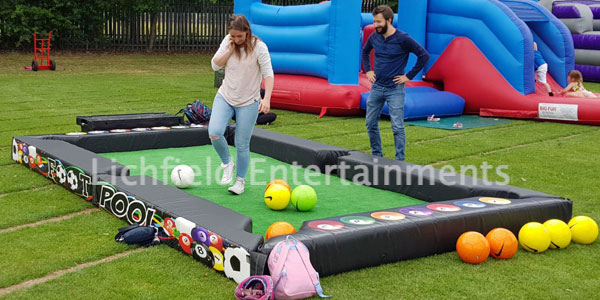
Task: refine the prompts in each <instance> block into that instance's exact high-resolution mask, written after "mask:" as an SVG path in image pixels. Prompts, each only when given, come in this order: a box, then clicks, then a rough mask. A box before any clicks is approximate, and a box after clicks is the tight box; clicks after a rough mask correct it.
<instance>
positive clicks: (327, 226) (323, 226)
mask: <svg viewBox="0 0 600 300" xmlns="http://www.w3.org/2000/svg"><path fill="white" fill-rule="evenodd" d="M308 227H310V228H313V229H320V230H327V231H331V230H338V229H342V228H344V224H342V223H340V222H336V221H328V220H321V221H311V222H309V223H308Z"/></svg>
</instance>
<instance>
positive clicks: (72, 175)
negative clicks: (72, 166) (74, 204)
mask: <svg viewBox="0 0 600 300" xmlns="http://www.w3.org/2000/svg"><path fill="white" fill-rule="evenodd" d="M67 183H68V184H69V188H70V189H71V191H76V190H77V188H78V187H79V180H78V179H77V173H76V172H74V171H73V170H69V172H67Z"/></svg>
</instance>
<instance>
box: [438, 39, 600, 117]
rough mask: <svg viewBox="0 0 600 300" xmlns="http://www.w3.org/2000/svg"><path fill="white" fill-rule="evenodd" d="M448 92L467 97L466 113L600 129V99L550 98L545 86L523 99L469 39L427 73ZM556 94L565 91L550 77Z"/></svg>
mask: <svg viewBox="0 0 600 300" xmlns="http://www.w3.org/2000/svg"><path fill="white" fill-rule="evenodd" d="M427 79H428V80H433V81H442V82H443V84H444V90H445V91H448V92H452V93H455V94H457V95H459V96H461V97H463V98H464V99H465V101H466V104H465V113H468V114H479V115H481V116H496V117H508V118H521V119H540V120H542V119H544V120H552V121H559V122H569V123H571V122H572V123H580V124H590V125H600V99H590V98H587V99H584V98H571V97H563V96H555V97H550V96H548V95H547V93H546V91H545V89H544V87H543V85H542V84H539V83H538V84H536V93H534V94H530V95H522V94H520V93H519V92H517V91H516V90H515V89H513V88H512V86H511V85H510V84H509V83H508V82H507V81H506V80H505V79H504V77H502V75H501V74H500V73H499V72H498V71H497V70H496V68H494V66H493V65H492V64H491V63H490V62H489V61H488V60H487V58H485V56H484V55H483V54H482V53H481V52H480V51H479V49H477V47H476V46H475V45H474V44H473V42H472V41H471V40H469V39H468V38H463V37H459V38H456V39H454V40H453V41H452V42H451V43H450V44H449V45H448V47H447V48H446V50H445V51H444V52H443V53H442V55H441V56H440V57H439V58H438V60H437V61H436V62H435V64H434V65H433V66H432V67H431V69H429V71H428V72H427ZM549 83H550V84H551V86H552V90H553V91H554V92H555V93H556V92H557V91H559V90H561V89H562V88H561V87H560V86H559V85H558V84H557V83H556V82H555V81H554V80H553V79H552V78H550V77H549Z"/></svg>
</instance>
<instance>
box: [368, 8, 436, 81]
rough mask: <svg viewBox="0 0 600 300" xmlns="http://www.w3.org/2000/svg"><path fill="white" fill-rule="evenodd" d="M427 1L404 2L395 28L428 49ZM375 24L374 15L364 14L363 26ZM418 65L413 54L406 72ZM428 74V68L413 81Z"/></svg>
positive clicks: (395, 16)
mask: <svg viewBox="0 0 600 300" xmlns="http://www.w3.org/2000/svg"><path fill="white" fill-rule="evenodd" d="M427 1H428V0H402V1H401V2H400V8H401V9H399V10H398V13H397V14H395V15H394V22H393V25H394V27H396V28H398V29H400V30H402V31H404V32H406V33H408V35H410V36H411V37H412V38H413V39H414V40H415V41H417V43H419V44H420V45H421V46H423V47H424V48H427V45H426V44H425V42H426V35H427V32H426V29H427V28H426V25H427ZM372 24H373V13H371V12H369V13H362V16H361V26H362V27H365V26H367V25H372ZM416 63H417V57H416V56H415V55H414V54H411V55H410V56H409V58H408V63H407V65H406V71H407V72H408V71H409V70H410V69H412V67H414V65H415V64H416ZM424 72H427V67H426V68H424V69H423V70H422V71H421V72H420V73H418V74H417V75H416V76H415V78H414V79H413V80H421V76H422V75H423V73H424Z"/></svg>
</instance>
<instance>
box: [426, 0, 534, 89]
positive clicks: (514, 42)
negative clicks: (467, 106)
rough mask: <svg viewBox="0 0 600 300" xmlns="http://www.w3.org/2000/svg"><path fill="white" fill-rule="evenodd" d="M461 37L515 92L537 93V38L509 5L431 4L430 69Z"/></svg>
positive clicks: (441, 0) (466, 0) (470, 0)
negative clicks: (535, 51)
mask: <svg viewBox="0 0 600 300" xmlns="http://www.w3.org/2000/svg"><path fill="white" fill-rule="evenodd" d="M457 36H464V37H468V38H469V39H471V40H472V41H473V42H474V43H475V45H477V47H478V48H479V49H480V50H481V52H482V53H483V54H484V55H485V56H486V57H487V59H488V60H489V61H490V62H491V63H492V64H493V65H494V66H495V67H496V69H498V71H499V72H500V74H502V75H503V76H504V78H505V79H506V80H507V81H508V82H509V83H510V84H511V85H512V87H513V88H514V89H515V90H517V91H519V92H520V93H522V94H530V93H533V92H535V81H534V78H535V77H534V70H533V36H532V34H531V32H530V31H529V28H527V25H526V24H525V23H524V22H523V21H521V20H520V19H519V18H518V17H517V16H516V15H515V14H514V13H513V12H512V11H511V10H510V9H509V8H508V7H507V6H506V5H504V4H502V3H501V2H499V1H497V0H487V1H482V0H460V1H448V0H429V2H428V13H427V38H426V40H427V42H426V44H427V50H428V51H429V53H430V55H431V58H430V59H429V62H428V66H431V65H432V64H433V63H435V61H436V60H437V58H438V57H439V56H440V55H441V54H442V52H443V51H444V50H445V49H446V47H447V46H448V44H449V43H450V42H451V41H452V40H453V39H454V38H455V37H457ZM465 84H468V83H465Z"/></svg>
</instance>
